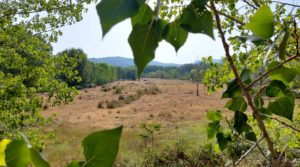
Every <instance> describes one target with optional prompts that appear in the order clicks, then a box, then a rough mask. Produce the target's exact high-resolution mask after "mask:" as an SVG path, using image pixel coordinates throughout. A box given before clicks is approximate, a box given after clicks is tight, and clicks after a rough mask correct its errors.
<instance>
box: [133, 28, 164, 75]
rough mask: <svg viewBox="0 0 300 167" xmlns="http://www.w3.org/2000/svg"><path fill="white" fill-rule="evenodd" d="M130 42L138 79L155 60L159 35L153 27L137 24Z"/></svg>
mask: <svg viewBox="0 0 300 167" xmlns="http://www.w3.org/2000/svg"><path fill="white" fill-rule="evenodd" d="M128 42H129V45H130V47H131V49H132V52H133V56H134V63H135V65H136V66H137V72H138V77H140V76H141V74H142V72H143V70H144V68H145V67H146V66H147V64H148V63H149V62H150V61H151V60H153V59H154V56H155V50H156V48H157V47H158V39H157V34H156V32H155V31H154V30H153V29H152V27H149V26H147V25H140V24H137V25H135V26H134V27H133V29H132V32H131V33H130V36H129V38H128Z"/></svg>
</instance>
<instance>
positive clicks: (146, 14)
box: [131, 4, 154, 26]
mask: <svg viewBox="0 0 300 167" xmlns="http://www.w3.org/2000/svg"><path fill="white" fill-rule="evenodd" d="M153 14H154V12H153V11H152V9H151V8H150V7H149V5H147V4H144V5H142V6H141V7H140V8H139V12H138V14H137V15H135V16H134V17H132V18H131V25H132V26H134V25H136V24H143V25H144V24H147V25H148V24H149V22H151V20H152V18H153Z"/></svg>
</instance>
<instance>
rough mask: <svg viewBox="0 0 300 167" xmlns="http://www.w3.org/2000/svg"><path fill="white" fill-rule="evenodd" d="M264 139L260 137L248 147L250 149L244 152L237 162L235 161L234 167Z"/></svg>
mask: <svg viewBox="0 0 300 167" xmlns="http://www.w3.org/2000/svg"><path fill="white" fill-rule="evenodd" d="M263 139H264V136H262V137H261V138H260V139H259V140H258V141H257V142H256V143H255V144H254V145H252V146H251V147H250V149H249V150H248V151H247V152H245V154H243V155H242V156H241V157H240V159H239V160H237V161H236V162H235V163H234V166H237V165H238V164H239V163H240V162H242V160H244V159H245V157H246V156H247V155H248V154H249V153H250V152H251V151H252V150H253V149H254V148H255V147H256V146H257V145H258V144H259V143H260V142H261V141H262V140H263Z"/></svg>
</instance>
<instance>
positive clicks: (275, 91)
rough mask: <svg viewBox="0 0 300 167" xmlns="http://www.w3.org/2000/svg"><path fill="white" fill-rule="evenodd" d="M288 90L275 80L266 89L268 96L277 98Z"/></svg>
mask: <svg viewBox="0 0 300 167" xmlns="http://www.w3.org/2000/svg"><path fill="white" fill-rule="evenodd" d="M285 89H286V86H285V85H284V83H283V82H281V81H278V80H273V81H272V82H271V83H270V84H269V85H268V86H267V88H266V95H267V96H268V97H276V96H279V95H283V91H284V90H285Z"/></svg>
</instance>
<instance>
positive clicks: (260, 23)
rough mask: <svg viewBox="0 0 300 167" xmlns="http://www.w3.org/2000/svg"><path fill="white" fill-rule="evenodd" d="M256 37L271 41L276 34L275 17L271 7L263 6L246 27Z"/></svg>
mask: <svg viewBox="0 0 300 167" xmlns="http://www.w3.org/2000/svg"><path fill="white" fill-rule="evenodd" d="M245 27H246V28H247V29H250V30H251V31H252V32H253V33H254V34H255V35H257V36H259V37H261V38H263V39H269V38H271V37H272V36H273V34H274V16H273V13H272V11H271V8H270V7H269V6H261V7H260V8H259V9H258V10H257V11H256V13H255V14H254V16H253V17H252V18H250V22H249V23H248V24H247V25H246V26H245Z"/></svg>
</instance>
